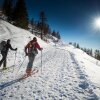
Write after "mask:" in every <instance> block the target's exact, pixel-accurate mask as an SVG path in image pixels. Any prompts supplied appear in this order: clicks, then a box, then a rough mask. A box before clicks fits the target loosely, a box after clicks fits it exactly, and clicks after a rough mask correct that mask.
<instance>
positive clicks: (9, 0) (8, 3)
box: [2, 0, 13, 21]
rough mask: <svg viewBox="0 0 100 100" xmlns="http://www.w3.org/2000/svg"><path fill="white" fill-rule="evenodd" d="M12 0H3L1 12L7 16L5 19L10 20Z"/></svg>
mask: <svg viewBox="0 0 100 100" xmlns="http://www.w3.org/2000/svg"><path fill="white" fill-rule="evenodd" d="M12 2H13V0H5V1H4V3H3V6H2V9H3V13H4V14H5V15H6V16H7V20H8V21H11V20H12V12H13V4H12Z"/></svg>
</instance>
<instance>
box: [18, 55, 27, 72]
mask: <svg viewBox="0 0 100 100" xmlns="http://www.w3.org/2000/svg"><path fill="white" fill-rule="evenodd" d="M25 59H26V56H25V57H24V59H23V61H22V63H21V64H20V66H19V69H18V71H17V73H18V72H19V70H20V68H21V66H22V65H23V63H24V61H25Z"/></svg>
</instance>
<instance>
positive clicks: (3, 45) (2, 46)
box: [0, 41, 6, 52]
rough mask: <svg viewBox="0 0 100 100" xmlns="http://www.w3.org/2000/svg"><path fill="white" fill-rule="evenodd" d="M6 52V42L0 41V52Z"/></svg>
mask: <svg viewBox="0 0 100 100" xmlns="http://www.w3.org/2000/svg"><path fill="white" fill-rule="evenodd" d="M5 51H6V41H2V42H1V43H0V52H5Z"/></svg>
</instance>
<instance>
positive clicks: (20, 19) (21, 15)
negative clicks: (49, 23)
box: [13, 0, 28, 29]
mask: <svg viewBox="0 0 100 100" xmlns="http://www.w3.org/2000/svg"><path fill="white" fill-rule="evenodd" d="M13 16H14V17H13V18H14V21H15V25H16V26H18V27H21V28H24V29H27V28H28V13H27V9H26V6H25V1H24V0H17V3H16V6H15V9H14V14H13Z"/></svg>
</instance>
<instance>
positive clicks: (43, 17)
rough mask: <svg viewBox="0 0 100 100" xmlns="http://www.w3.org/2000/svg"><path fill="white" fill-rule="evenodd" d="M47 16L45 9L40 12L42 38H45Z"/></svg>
mask: <svg viewBox="0 0 100 100" xmlns="http://www.w3.org/2000/svg"><path fill="white" fill-rule="evenodd" d="M46 20H47V18H46V16H45V13H44V11H42V12H40V25H41V39H43V31H44V25H45V24H46Z"/></svg>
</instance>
